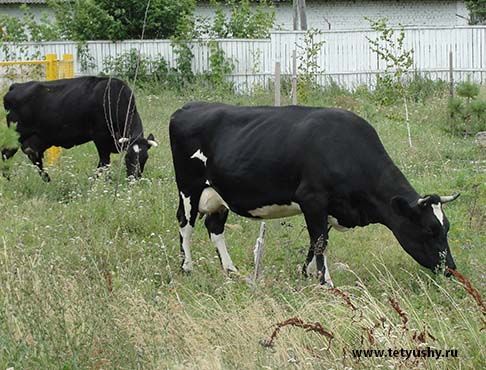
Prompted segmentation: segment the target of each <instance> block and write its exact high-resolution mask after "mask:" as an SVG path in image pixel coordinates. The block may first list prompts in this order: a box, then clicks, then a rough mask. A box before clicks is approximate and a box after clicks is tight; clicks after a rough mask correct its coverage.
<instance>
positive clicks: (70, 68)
mask: <svg viewBox="0 0 486 370" xmlns="http://www.w3.org/2000/svg"><path fill="white" fill-rule="evenodd" d="M61 64H62V69H63V73H62V76H60V77H61V78H73V77H74V58H73V55H72V54H64V55H63V56H62V62H61Z"/></svg>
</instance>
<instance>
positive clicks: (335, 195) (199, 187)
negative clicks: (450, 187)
mask: <svg viewBox="0 0 486 370" xmlns="http://www.w3.org/2000/svg"><path fill="white" fill-rule="evenodd" d="M169 131H170V142H171V149H172V156H173V162H174V168H175V176H176V181H177V187H178V191H179V209H178V210H177V219H178V221H179V225H180V237H181V251H182V255H183V262H182V269H183V270H184V271H191V270H192V259H191V252H190V240H191V234H192V231H193V228H194V224H195V221H196V216H197V215H198V213H200V214H202V215H206V219H205V225H206V227H207V230H208V232H209V235H210V238H211V240H212V241H213V242H214V243H215V245H216V248H217V250H218V252H219V256H220V259H221V263H222V266H223V269H225V270H228V271H235V270H236V269H235V267H234V265H233V262H232V260H231V258H230V256H229V254H228V252H227V250H226V244H225V240H224V236H223V231H224V224H225V221H226V219H227V216H228V210H232V211H233V212H235V213H237V214H239V215H241V216H244V217H250V218H256V219H260V218H261V219H265V218H280V217H287V216H292V215H296V214H300V213H303V214H304V218H305V222H306V224H307V229H308V232H309V236H310V243H311V244H310V248H309V253H308V255H307V259H306V261H305V264H304V268H303V272H304V273H307V272H308V271H309V270H308V269H309V265H310V262H312V261H314V260H315V263H316V267H317V272H318V276H320V282H321V283H322V284H324V283H326V284H327V285H330V286H332V281H331V278H330V275H329V270H328V267H327V261H326V254H325V251H326V245H327V239H328V231H329V229H328V225H329V226H332V227H334V228H336V229H338V230H344V229H346V228H352V227H355V226H366V225H368V224H370V223H380V224H383V225H385V226H387V227H388V228H389V229H390V230H391V231H392V232H393V234H394V235H395V237H396V238H397V239H398V241H399V243H400V244H401V245H402V247H403V248H404V249H405V251H406V252H407V253H408V254H410V255H411V256H412V257H413V258H414V259H415V260H416V261H417V262H419V263H420V264H421V265H423V266H425V267H427V268H429V269H431V270H433V271H437V268H438V267H439V266H440V265H441V262H445V265H446V266H447V267H449V268H452V269H455V264H454V261H453V258H452V255H451V252H450V250H449V245H448V243H447V232H448V230H449V222H448V221H447V218H446V217H445V215H444V212H443V210H442V204H443V203H446V202H449V201H451V200H454V199H455V198H456V197H457V196H458V195H456V196H447V197H439V196H437V195H428V196H425V197H422V196H420V195H419V194H417V192H416V191H415V190H414V189H413V188H412V186H411V185H410V184H409V182H408V181H407V180H406V178H405V177H404V175H403V174H402V173H401V172H400V170H399V169H398V168H397V167H396V166H395V164H394V163H393V162H392V160H391V159H390V157H389V156H388V154H387V153H386V151H385V148H384V147H383V145H382V143H381V142H380V139H379V138H378V135H377V134H376V131H375V130H374V129H373V127H372V126H371V125H370V124H369V123H367V122H366V121H365V120H364V119H362V118H360V117H359V116H357V115H355V114H354V113H352V112H348V111H345V110H340V109H322V108H310V107H300V106H287V107H239V106H231V105H225V104H211V103H189V104H186V105H185V106H184V107H182V108H181V109H179V110H177V111H176V112H175V113H174V114H173V115H172V117H171V121H170V128H169Z"/></svg>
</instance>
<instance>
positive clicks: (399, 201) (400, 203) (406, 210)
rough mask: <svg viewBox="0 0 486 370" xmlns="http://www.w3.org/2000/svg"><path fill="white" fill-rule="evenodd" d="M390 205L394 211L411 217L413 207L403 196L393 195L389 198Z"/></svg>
mask: <svg viewBox="0 0 486 370" xmlns="http://www.w3.org/2000/svg"><path fill="white" fill-rule="evenodd" d="M391 206H392V209H393V210H394V211H395V213H397V214H399V215H401V216H404V217H407V218H412V217H413V215H414V210H413V207H412V206H411V205H410V203H409V202H408V201H407V200H406V199H405V198H404V197H401V196H396V197H393V198H392V200H391Z"/></svg>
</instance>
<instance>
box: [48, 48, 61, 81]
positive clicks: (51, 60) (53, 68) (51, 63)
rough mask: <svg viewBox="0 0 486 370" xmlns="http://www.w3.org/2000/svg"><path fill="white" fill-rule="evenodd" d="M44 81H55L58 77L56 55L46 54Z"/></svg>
mask: <svg viewBox="0 0 486 370" xmlns="http://www.w3.org/2000/svg"><path fill="white" fill-rule="evenodd" d="M46 62H47V65H46V80H47V81H51V80H57V79H58V75H59V64H58V61H57V55H56V54H46Z"/></svg>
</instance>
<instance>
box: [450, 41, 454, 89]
mask: <svg viewBox="0 0 486 370" xmlns="http://www.w3.org/2000/svg"><path fill="white" fill-rule="evenodd" d="M453 62H454V57H453V54H452V50H450V51H449V84H450V85H449V94H450V96H451V98H452V97H454V65H453Z"/></svg>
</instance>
